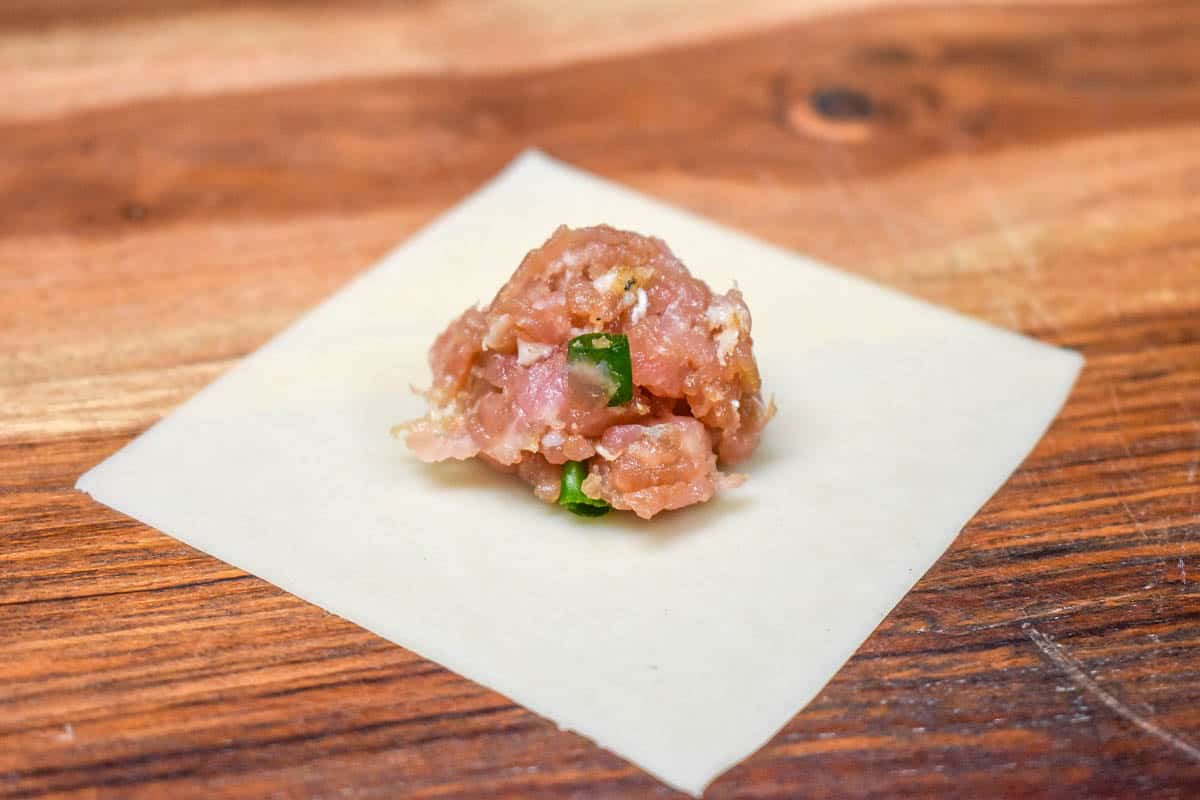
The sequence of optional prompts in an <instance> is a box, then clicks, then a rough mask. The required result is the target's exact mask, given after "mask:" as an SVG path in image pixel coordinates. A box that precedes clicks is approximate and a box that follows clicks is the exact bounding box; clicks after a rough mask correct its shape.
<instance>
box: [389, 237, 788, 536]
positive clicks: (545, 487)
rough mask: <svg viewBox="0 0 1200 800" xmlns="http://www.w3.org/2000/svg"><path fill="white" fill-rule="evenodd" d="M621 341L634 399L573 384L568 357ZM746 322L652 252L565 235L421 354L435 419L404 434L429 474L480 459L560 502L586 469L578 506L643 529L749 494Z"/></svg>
mask: <svg viewBox="0 0 1200 800" xmlns="http://www.w3.org/2000/svg"><path fill="white" fill-rule="evenodd" d="M593 332H606V333H622V334H625V335H626V336H627V337H628V340H629V350H630V358H631V361H632V365H633V383H634V392H633V399H632V400H631V401H630V402H629V403H627V404H625V405H622V406H617V407H609V406H607V395H605V394H604V393H603V392H600V393H597V392H596V391H595V386H594V385H593V384H589V383H588V382H587V381H586V380H583V379H580V378H577V376H576V371H574V370H570V369H568V365H567V342H568V341H569V340H570V339H571V338H573V337H575V336H579V335H580V334H584V333H593ZM752 346H753V342H752V340H751V338H750V311H749V309H747V308H746V304H745V302H744V301H743V299H742V295H741V292H739V291H738V290H737V289H736V288H735V289H731V290H730V291H729V292H727V293H726V294H724V295H719V294H714V293H713V292H712V291H711V290H710V289H709V288H708V286H707V285H705V283H704V282H703V281H700V280H697V279H696V278H693V277H692V276H691V274H690V273H689V272H688V270H687V268H686V267H685V266H684V265H683V264H682V263H681V262H680V261H679V259H677V258H675V256H674V255H673V254H672V253H671V251H670V250H669V249H668V248H667V246H666V244H664V243H663V242H662V241H660V240H658V239H654V238H650V237H646V236H640V235H638V234H636V233H630V232H627V231H619V230H616V229H614V228H610V227H607V226H603V225H601V226H596V227H592V228H576V229H571V228H566V227H560V228H559V229H558V230H556V231H555V232H554V235H553V236H551V237H550V239H549V240H548V241H546V243H545V244H543V245H542V246H541V247H539V248H538V249H536V250H533V251H531V252H530V253H529V254H528V255H526V256H525V259H524V260H523V261H522V262H521V265H520V266H519V267H518V268H517V271H516V272H515V273H514V274H513V276H512V278H510V279H509V281H508V283H506V284H505V285H504V286H503V287H502V288H501V289H500V291H499V293H498V294H497V295H496V297H495V298H494V299H493V300H492V302H491V303H489V304H488V305H486V306H484V307H482V308H471V309H468V310H467V311H465V312H464V313H463V314H462V316H460V317H459V318H458V319H456V320H454V321H453V322H452V323H450V326H449V327H448V328H447V329H446V330H445V331H443V332H442V334H441V335H440V336H438V338H437V340H436V341H435V342H434V344H433V347H432V349H431V350H430V353H429V362H430V365H431V367H432V368H433V386H432V388H431V389H430V390H429V391H428V393H427V397H428V400H429V405H430V410H429V414H428V415H427V416H425V417H423V418H422V419H419V420H416V421H415V422H411V423H408V424H407V425H404V426H402V429H403V430H404V431H405V432H406V433H407V442H408V446H409V447H410V448H411V449H412V450H413V452H415V453H416V455H417V456H418V457H419V458H421V459H422V460H424V461H441V460H444V459H449V458H456V459H466V458H472V457H479V458H481V459H483V460H484V461H486V462H487V463H489V464H491V465H492V466H493V467H495V468H497V469H500V470H503V471H505V472H513V473H515V474H517V475H518V476H520V477H521V478H523V479H524V480H526V481H527V482H529V483H530V484H532V486H533V488H534V493H535V494H536V495H537V496H538V497H539V498H541V499H542V500H545V501H547V502H554V501H555V500H557V498H558V493H559V474H560V466H559V465H561V464H563V463H564V462H566V461H586V462H587V463H588V477H587V479H586V480H585V481H584V483H583V491H584V492H585V493H586V494H587V495H588V496H590V497H594V498H598V499H604V500H606V501H607V502H608V503H609V504H611V505H612V506H613V507H614V508H618V509H626V510H632V511H633V512H634V513H636V514H637V515H638V516H640V517H643V518H645V519H649V518H650V517H652V516H654V515H655V514H657V513H658V512H659V511H663V510H666V509H675V508H682V507H683V506H687V505H691V504H693V503H701V502H704V501H706V500H708V499H710V498H711V497H712V496H713V494H714V493H715V492H716V491H717V490H718V489H721V488H725V487H729V486H734V485H737V484H738V483H740V482H741V481H742V480H743V478H742V477H741V476H736V475H725V474H722V473H721V472H719V471H718V469H717V464H718V463H720V464H722V465H730V464H736V463H737V462H739V461H742V460H744V459H745V458H747V457H749V456H750V454H751V453H753V452H754V449H755V447H757V445H758V441H759V438H760V436H761V435H762V430H763V426H764V425H766V423H767V421H768V420H769V419H770V418H771V415H772V414H773V413H774V407H773V405H768V404H766V403H764V402H763V399H762V393H761V385H760V380H759V375H758V367H757V365H756V364H755V361H754V353H753V349H752Z"/></svg>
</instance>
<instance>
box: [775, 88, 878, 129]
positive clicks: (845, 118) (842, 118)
mask: <svg viewBox="0 0 1200 800" xmlns="http://www.w3.org/2000/svg"><path fill="white" fill-rule="evenodd" d="M875 116H876V108H875V103H874V102H873V101H872V100H871V98H870V97H868V96H867V95H865V94H863V93H862V92H860V91H857V90H856V89H850V88H848V87H844V86H830V87H825V88H817V89H814V90H813V91H812V92H810V93H809V94H808V96H807V97H805V98H804V99H802V100H798V101H796V102H794V103H792V104H791V105H790V106H789V107H788V109H787V122H788V124H789V125H790V126H791V127H792V128H793V129H794V130H797V131H799V132H801V133H804V134H807V135H809V136H812V137H815V138H817V139H830V140H833V141H839V142H861V141H863V140H864V139H867V138H868V137H869V136H870V135H871V130H872V127H873V123H874V120H875Z"/></svg>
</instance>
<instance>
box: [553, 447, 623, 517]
mask: <svg viewBox="0 0 1200 800" xmlns="http://www.w3.org/2000/svg"><path fill="white" fill-rule="evenodd" d="M586 477H587V464H584V463H583V462H582V461H568V462H567V463H565V464H563V468H562V485H561V487H560V489H559V492H558V504H559V505H560V506H562V507H563V508H565V509H566V510H567V511H570V512H571V513H572V514H578V515H579V516H581V517H601V516H604V515H605V514H607V513H608V512H609V511H610V510H611V506H609V504H608V503H606V502H604V501H603V500H596V499H595V498H591V497H588V496H587V495H586V494H584V493H583V489H581V488H580V485H581V484H582V483H583V479H584V478H586Z"/></svg>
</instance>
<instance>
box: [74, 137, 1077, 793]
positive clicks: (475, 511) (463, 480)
mask: <svg viewBox="0 0 1200 800" xmlns="http://www.w3.org/2000/svg"><path fill="white" fill-rule="evenodd" d="M599 223H607V224H610V225H613V226H615V227H618V228H625V229H629V230H634V231H638V232H640V233H644V234H648V235H653V236H657V237H659V238H661V239H663V240H664V241H666V242H667V244H668V245H669V246H670V247H671V248H672V249H673V250H674V252H675V253H676V255H678V256H679V257H680V259H682V260H683V262H684V263H685V264H687V265H688V267H689V268H690V269H691V270H692V272H693V274H695V275H697V276H699V277H701V278H703V279H704V280H706V281H707V282H708V283H709V285H710V286H712V287H713V288H714V290H717V291H724V290H726V289H727V288H729V286H730V285H731V284H732V283H733V281H734V280H736V281H737V283H738V285H739V286H740V288H741V289H742V291H743V292H744V294H745V297H746V301H747V303H748V305H749V307H750V310H751V313H752V315H753V325H754V328H753V334H754V341H755V350H756V352H757V356H758V363H759V366H760V369H761V372H762V376H763V380H764V386H765V391H766V393H768V394H773V395H774V396H775V399H776V402H777V403H778V406H779V412H778V415H777V416H776V417H775V419H774V420H773V421H772V422H771V423H770V425H769V426H768V427H767V430H766V434H765V436H764V438H763V441H762V445H761V447H760V448H759V450H758V452H757V453H756V454H755V456H754V457H753V458H752V459H751V460H750V461H749V462H747V463H745V464H741V465H739V467H738V471H740V472H745V473H748V474H749V476H750V479H749V481H748V482H747V483H746V484H745V485H744V486H743V487H741V488H738V489H735V490H731V491H727V492H724V493H722V494H720V495H718V497H717V498H716V499H714V500H713V501H712V502H710V503H707V504H705V505H703V506H697V507H693V508H690V509H686V510H683V511H676V512H666V513H663V514H661V515H659V516H658V517H656V518H655V519H653V520H651V521H649V522H644V521H641V520H639V519H637V518H636V517H634V516H633V515H632V514H627V513H613V514H609V515H608V516H605V517H602V518H599V519H582V518H578V517H575V516H573V515H571V514H569V513H566V512H565V511H564V510H563V509H561V508H559V507H557V506H555V505H548V504H544V503H542V502H540V501H538V500H537V499H535V498H534V496H533V494H532V492H531V491H530V489H529V487H528V486H526V485H525V484H523V483H521V482H520V481H519V480H517V479H516V478H514V477H512V476H506V475H498V474H493V473H492V472H491V471H489V470H488V469H487V468H486V467H485V466H483V465H482V464H480V463H478V462H474V461H472V462H462V463H459V462H453V463H446V464H433V465H429V464H423V463H420V462H419V461H417V459H416V458H414V457H413V456H412V455H411V454H410V453H409V452H408V451H407V449H406V448H405V446H404V443H403V441H401V440H398V439H394V438H392V437H391V436H390V435H389V429H390V428H391V427H392V426H393V425H394V424H396V423H397V422H401V421H404V420H408V419H412V418H415V417H418V416H421V415H422V414H423V413H424V401H423V400H422V399H421V398H419V397H417V396H416V395H414V394H413V392H412V391H411V389H410V387H412V386H427V385H429V381H430V374H429V368H428V365H427V361H426V353H427V352H428V349H429V346H430V344H432V342H433V339H434V337H435V336H436V335H437V334H438V333H439V332H440V331H441V330H442V329H443V328H444V327H445V326H446V325H447V324H448V323H449V322H450V320H451V319H453V318H454V317H456V316H457V315H458V314H460V313H461V312H462V311H463V310H464V309H465V308H467V307H468V306H470V305H471V304H473V303H476V302H480V301H482V302H487V301H488V300H490V298H491V297H492V296H493V295H494V294H495V292H496V290H497V289H499V287H500V286H501V285H502V284H503V283H504V282H505V281H506V280H507V279H508V277H509V275H511V273H512V271H513V270H514V269H515V268H516V266H517V264H518V263H520V261H521V258H522V257H523V256H524V255H525V254H526V252H528V251H529V250H530V249H532V248H535V247H537V246H539V245H541V243H542V242H543V241H545V239H546V238H547V237H549V235H550V234H551V233H552V232H553V230H554V229H555V227H557V226H558V225H560V224H567V225H571V226H585V225H594V224H599ZM797 224H803V221H802V220H797ZM1081 364H1082V359H1081V358H1080V356H1079V355H1077V354H1075V353H1072V352H1069V351H1064V350H1061V349H1058V348H1055V347H1050V346H1047V345H1044V344H1041V343H1038V342H1036V341H1032V340H1030V339H1028V338H1025V337H1022V336H1019V335H1016V334H1014V333H1010V332H1008V331H1004V330H1000V329H997V328H995V327H991V326H989V325H986V324H983V323H980V322H977V321H975V320H972V319H969V318H966V317H963V316H961V315H959V314H957V313H954V312H950V311H946V310H943V309H939V308H936V307H934V306H931V305H929V304H927V303H924V302H921V301H918V300H915V299H912V298H909V297H906V296H904V295H901V294H898V293H896V292H894V291H891V290H888V289H885V288H882V287H880V286H877V285H874V284H872V283H870V282H868V281H865V280H863V279H860V278H857V277H854V276H851V275H848V274H845V273H843V272H839V271H837V270H835V269H832V268H830V267H827V266H824V265H822V264H819V263H816V262H814V261H812V260H811V259H808V258H806V257H804V256H801V255H798V254H796V253H793V252H789V251H787V250H784V249H781V248H779V247H774V246H771V245H768V244H765V243H763V242H760V241H756V240H755V239H753V238H750V237H749V236H746V235H743V234H740V233H736V232H734V231H731V230H729V229H726V228H723V227H721V226H719V225H716V224H714V223H712V222H709V221H706V220H704V219H702V218H700V217H698V216H696V215H694V214H691V213H688V212H684V211H681V210H679V209H676V208H672V207H670V206H668V205H665V204H663V203H661V202H658V201H655V200H652V199H650V198H648V197H645V196H643V195H641V194H638V193H636V192H633V191H631V190H629V189H626V188H622V187H621V186H618V185H615V184H613V183H611V182H608V181H605V180H602V179H600V178H597V177H595V176H592V175H590V174H587V173H584V172H582V171H580V170H578V169H575V168H573V167H570V166H568V165H566V164H563V163H561V162H558V161H555V160H553V159H551V158H549V157H548V156H546V155H543V154H541V153H539V152H536V151H529V152H526V153H524V154H523V155H521V156H520V157H518V158H517V159H516V160H515V161H513V162H512V163H511V164H510V165H509V166H507V167H506V168H505V169H504V171H503V172H502V173H501V174H500V175H499V176H498V177H496V178H495V179H493V180H492V181H491V182H489V183H488V184H487V185H485V186H484V187H483V188H481V189H480V190H479V191H477V192H476V193H475V194H473V195H471V196H470V197H468V198H467V199H466V200H465V201H463V202H462V203H460V204H459V205H458V206H456V207H455V208H453V209H451V210H450V211H449V212H448V213H446V214H445V215H444V216H442V217H441V218H439V219H438V220H436V221H435V222H434V223H432V224H431V225H429V226H428V227H427V228H425V229H424V230H422V231H420V232H419V233H418V234H416V235H415V236H413V237H412V238H411V239H410V240H409V241H407V242H405V243H404V244H403V245H401V246H400V247H399V248H398V249H396V250H395V251H394V252H392V253H391V254H390V255H389V256H387V257H386V258H385V259H384V260H383V262H382V263H380V264H378V265H377V266H375V267H374V268H373V269H370V270H369V271H367V272H366V273H364V274H363V275H362V276H360V277H359V278H357V279H356V280H354V281H352V282H351V283H350V284H349V285H348V286H346V287H345V288H344V289H342V290H341V291H340V292H338V293H337V294H336V295H335V296H333V297H332V298H330V299H329V300H327V301H326V302H324V303H322V304H321V305H320V306H318V307H317V308H316V309H314V310H313V311H311V312H310V313H308V314H307V315H305V316H304V317H302V318H301V319H300V320H298V321H297V322H296V323H295V324H293V325H292V326H291V327H290V328H288V329H287V330H285V331H284V332H283V333H281V334H280V335H278V336H277V337H275V338H274V339H273V340H271V341H270V342H269V343H267V344H266V345H265V346H264V347H262V348H261V349H260V350H258V351H257V352H255V353H254V354H252V355H250V356H249V357H247V358H246V359H245V360H243V361H242V362H240V363H239V364H238V365H237V366H236V367H234V368H233V369H231V370H230V371H229V372H228V373H227V374H225V375H224V376H222V377H221V378H220V379H219V380H217V381H216V382H214V383H213V384H211V385H210V386H208V387H207V388H205V389H204V390H202V391H201V392H199V393H198V394H197V395H196V396H195V397H193V398H192V399H190V400H189V401H187V402H186V403H184V404H183V405H182V406H180V407H179V408H178V409H177V410H176V411H175V412H174V413H172V414H170V415H169V416H168V417H166V418H165V419H163V420H162V421H161V422H159V423H158V424H156V425H154V426H153V427H151V428H150V429H149V430H147V431H146V432H145V433H144V434H142V435H141V436H139V437H138V438H137V439H135V440H134V441H132V442H131V443H130V444H129V445H128V446H126V447H125V448H123V449H122V450H120V451H119V452H117V453H116V454H115V455H113V456H112V457H111V458H109V459H108V460H106V461H105V462H103V463H102V464H100V465H99V466H97V467H96V468H94V469H92V470H91V471H90V472H88V473H87V474H85V475H83V476H82V477H81V478H80V479H79V482H78V488H79V489H81V490H83V491H85V492H87V493H88V494H90V495H92V497H94V498H95V499H96V500H98V501H100V502H101V503H104V504H105V505H108V506H111V507H112V508H114V509H117V510H118V511H121V512H124V513H125V514H128V515H129V516H131V517H134V518H136V519H138V520H141V521H143V522H145V523H146V524H148V525H151V526H153V527H155V528H158V529H159V530H161V531H163V532H164V533H166V534H168V535H170V536H173V537H175V538H177V539H179V540H181V541H183V542H186V543H187V544H189V545H191V546H193V547H196V548H199V549H200V550H203V551H204V552H206V553H209V554H211V555H213V556H215V557H217V558H219V559H222V560H224V561H227V562H229V563H230V564H233V565H235V566H237V567H240V568H241V569H244V570H247V571H248V572H251V573H253V574H255V575H258V576H260V577H262V578H264V579H265V580H267V581H270V582H271V583H273V584H276V585H277V586H280V587H282V588H283V589H285V590H287V591H289V592H292V593H294V594H296V595H298V596H299V597H301V598H304V599H305V600H307V601H309V602H312V603H315V604H316V605H318V606H320V607H321V608H324V609H326V610H328V611H330V612H332V613H334V614H337V615H339V616H341V617H344V618H346V619H348V620H350V621H352V622H354V623H356V624H358V625H361V626H363V627H364V628H366V629H368V630H370V631H373V632H375V633H376V634H378V635H380V636H383V637H385V638H387V639H389V640H391V641H393V642H396V643H397V644H400V645H403V646H404V647H407V648H410V649H411V650H413V651H415V652H417V653H419V654H421V655H422V656H425V657H426V658H429V659H432V660H433V661H436V662H438V663H439V664H442V665H444V666H446V667H447V668H449V669H451V670H454V671H455V672H458V673H460V674H462V675H464V676H466V677H467V678H470V679H471V680H474V681H477V682H479V683H481V684H483V685H485V686H488V687H491V688H492V689H495V690H497V691H499V692H501V693H503V694H505V695H507V696H508V697H510V698H512V699H513V700H514V701H516V702H518V703H520V704H522V705H524V706H526V707H528V708H529V709H531V710H532V711H534V712H536V713H538V714H541V715H543V716H545V717H547V718H549V719H551V720H553V721H554V722H556V723H558V725H559V726H561V727H562V728H566V729H570V730H573V731H576V732H578V733H579V734H582V735H583V736H586V737H588V738H589V739H592V740H593V741H595V742H596V743H597V744H599V745H600V746H601V747H605V748H608V749H609V750H611V751H613V752H615V753H617V754H618V755H620V756H622V757H624V758H626V759H629V760H630V761H632V762H634V763H635V764H637V765H639V766H640V767H642V768H644V769H645V770H647V771H648V772H650V773H652V774H653V775H655V776H657V777H658V778H660V779H661V780H662V781H664V782H666V783H667V784H670V785H671V786H673V787H676V788H678V789H681V790H683V791H684V792H688V793H690V794H693V795H698V794H700V793H702V792H703V790H704V788H705V786H707V785H708V784H709V783H710V782H711V781H712V780H713V779H714V778H715V777H716V776H717V775H719V774H720V773H721V772H723V771H724V770H726V769H728V768H729V767H731V766H732V765H734V764H735V763H737V762H738V761H739V760H741V759H743V758H745V757H746V756H747V755H749V754H750V753H751V752H753V751H754V750H755V749H757V748H759V747H760V746H762V745H763V744H764V743H765V742H766V741H767V740H768V739H769V738H770V737H771V736H772V735H773V734H775V733H776V732H777V731H778V730H779V729H780V728H781V727H782V726H783V725H784V724H785V723H786V722H787V721H788V720H789V719H790V718H791V717H792V716H793V715H794V714H795V713H796V712H797V711H799V710H800V709H802V708H803V707H804V706H805V704H807V703H808V702H809V701H810V700H812V699H813V698H814V697H815V696H816V695H817V693H818V692H819V691H820V689H821V687H822V686H824V685H825V683H826V682H827V681H828V680H829V679H830V678H831V677H832V676H833V674H834V673H835V672H836V671H837V670H838V668H839V667H840V666H841V665H842V664H843V663H844V662H845V661H846V659H847V658H849V657H850V655H851V654H852V653H853V652H854V651H855V649H856V648H857V647H858V646H859V644H861V643H862V641H863V640H864V639H866V637H867V636H868V635H869V634H870V633H871V631H872V629H874V628H875V626H876V625H878V624H879V622H880V621H881V620H883V618H884V616H885V615H886V614H887V613H888V612H889V611H890V610H891V609H892V607H893V606H895V605H896V603H897V602H898V601H899V600H900V598H901V597H903V596H904V593H905V592H906V591H908V589H909V588H910V587H911V586H912V585H913V583H915V582H916V580H917V579H918V578H919V577H920V576H921V574H922V573H924V572H925V571H926V570H927V569H928V568H929V567H930V565H932V564H933V562H934V561H935V560H936V559H937V558H938V556H939V555H941V553H942V552H943V551H944V550H945V549H946V547H947V546H948V545H949V544H950V542H951V541H952V540H953V539H954V537H955V536H956V535H957V533H958V532H959V530H960V529H961V528H962V527H963V525H964V524H966V522H967V521H968V520H969V519H970V518H971V516H972V515H973V514H974V513H975V512H976V510H978V509H979V507H980V506H981V505H983V503H984V502H985V501H986V500H987V499H988V498H989V497H990V496H991V495H992V494H993V493H994V492H995V491H996V490H997V489H998V488H999V487H1000V486H1001V484H1003V483H1004V481H1005V480H1006V479H1007V478H1008V476H1009V475H1010V474H1011V473H1012V471H1013V470H1014V469H1015V468H1016V467H1017V466H1018V464H1020V462H1021V460H1022V459H1023V458H1024V457H1025V456H1026V454H1028V452H1029V451H1030V449H1031V448H1032V447H1033V445H1034V444H1035V443H1036V442H1037V440H1038V438H1039V437H1040V436H1041V435H1042V433H1043V432H1044V431H1045V430H1046V427H1047V426H1048V425H1049V423H1050V422H1051V420H1052V419H1053V418H1054V416H1055V414H1056V413H1057V411H1058V409H1059V408H1060V406H1061V405H1062V403H1063V401H1064V399H1065V398H1066V396H1067V394H1068V392H1069V391H1070V388H1071V385H1072V383H1073V382H1074V380H1075V377H1076V375H1077V374H1078V371H1079V369H1080V366H1081Z"/></svg>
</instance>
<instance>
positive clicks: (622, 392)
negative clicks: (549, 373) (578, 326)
mask: <svg viewBox="0 0 1200 800" xmlns="http://www.w3.org/2000/svg"><path fill="white" fill-rule="evenodd" d="M581 363H582V364H590V365H592V366H594V367H596V368H597V369H598V370H599V372H600V373H601V375H602V377H603V378H604V379H605V381H606V383H608V384H609V389H608V404H609V405H610V406H623V405H625V404H626V403H628V402H629V401H630V400H632V399H633V364H632V362H631V361H630V360H629V339H628V338H626V336H625V334H623V333H585V334H583V335H582V336H576V337H575V338H574V339H572V340H571V341H569V342H567V364H568V365H570V364H581Z"/></svg>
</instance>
